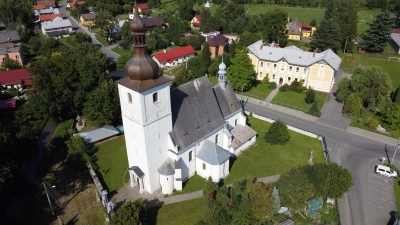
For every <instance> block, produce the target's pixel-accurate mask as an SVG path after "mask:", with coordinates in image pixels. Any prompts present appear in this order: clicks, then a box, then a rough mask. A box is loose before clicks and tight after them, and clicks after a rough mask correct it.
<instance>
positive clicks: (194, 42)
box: [184, 35, 204, 50]
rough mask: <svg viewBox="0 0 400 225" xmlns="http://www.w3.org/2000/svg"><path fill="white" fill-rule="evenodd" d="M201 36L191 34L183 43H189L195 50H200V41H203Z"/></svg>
mask: <svg viewBox="0 0 400 225" xmlns="http://www.w3.org/2000/svg"><path fill="white" fill-rule="evenodd" d="M203 38H204V37H203V36H200V37H199V35H196V36H191V37H189V38H188V39H186V41H185V44H184V45H191V46H192V47H193V48H194V49H195V50H200V48H201V43H203V42H204V40H203Z"/></svg>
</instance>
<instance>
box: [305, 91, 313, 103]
mask: <svg viewBox="0 0 400 225" xmlns="http://www.w3.org/2000/svg"><path fill="white" fill-rule="evenodd" d="M314 99H315V91H314V89H312V88H311V87H309V88H308V89H307V92H306V97H305V99H304V100H305V101H306V103H307V104H311V103H313V102H314Z"/></svg>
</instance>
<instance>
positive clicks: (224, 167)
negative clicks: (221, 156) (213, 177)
mask: <svg viewBox="0 0 400 225" xmlns="http://www.w3.org/2000/svg"><path fill="white" fill-rule="evenodd" d="M218 172H219V174H218V180H219V179H222V178H225V177H226V176H228V175H229V160H227V161H226V162H224V163H222V164H221V165H219V166H218Z"/></svg>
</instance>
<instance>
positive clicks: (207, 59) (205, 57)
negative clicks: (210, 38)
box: [199, 41, 211, 69]
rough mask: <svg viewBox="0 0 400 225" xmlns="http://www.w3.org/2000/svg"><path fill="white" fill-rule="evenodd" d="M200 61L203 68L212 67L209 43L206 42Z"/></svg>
mask: <svg viewBox="0 0 400 225" xmlns="http://www.w3.org/2000/svg"><path fill="white" fill-rule="evenodd" d="M199 60H200V64H201V66H202V67H204V68H207V69H208V67H210V65H211V51H210V45H208V42H207V41H205V42H204V44H203V49H202V50H201V53H200V55H199Z"/></svg>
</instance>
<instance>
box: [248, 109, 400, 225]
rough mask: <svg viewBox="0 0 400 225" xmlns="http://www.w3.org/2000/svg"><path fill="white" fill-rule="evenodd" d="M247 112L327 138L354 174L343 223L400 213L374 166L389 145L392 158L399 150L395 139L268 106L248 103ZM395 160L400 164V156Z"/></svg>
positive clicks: (368, 223)
mask: <svg viewBox="0 0 400 225" xmlns="http://www.w3.org/2000/svg"><path fill="white" fill-rule="evenodd" d="M245 110H246V111H250V112H255V113H257V114H259V115H261V116H265V117H268V118H271V119H273V120H278V119H280V120H282V121H284V122H285V123H287V124H288V125H291V126H294V127H298V128H301V129H303V130H307V131H310V132H312V133H315V134H318V135H322V136H325V137H326V140H327V145H328V148H329V154H330V156H331V159H333V161H336V162H338V163H339V164H341V165H342V166H344V167H346V168H348V169H349V170H350V171H351V172H352V174H353V180H354V186H353V187H352V188H351V189H350V191H349V192H348V193H347V194H346V195H345V197H344V198H343V199H340V200H339V206H340V216H341V222H342V224H344V225H351V224H354V225H357V224H363V225H377V224H387V223H388V221H389V220H390V212H391V211H393V210H396V205H395V200H394V196H393V193H392V190H389V189H390V182H392V181H390V180H389V179H385V178H382V177H375V176H374V166H375V165H376V164H378V163H379V158H382V156H385V155H386V153H385V142H387V146H386V148H387V152H388V156H389V157H392V155H393V152H394V150H395V147H394V145H395V142H393V140H392V139H387V138H378V139H377V140H374V139H371V138H368V137H365V136H361V135H357V134H354V133H351V132H349V131H347V130H344V129H340V128H337V127H334V126H330V125H327V124H324V123H321V122H319V121H313V120H310V119H304V118H302V117H295V116H293V115H288V114H286V113H284V112H282V111H277V110H274V109H271V108H270V107H267V106H265V105H264V106H263V105H257V104H252V103H249V102H248V103H246V104H245ZM395 161H397V162H399V161H400V156H399V154H397V157H396V159H395ZM380 199H381V200H380ZM378 206H379V207H378Z"/></svg>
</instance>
